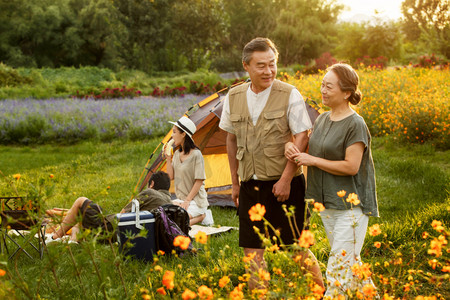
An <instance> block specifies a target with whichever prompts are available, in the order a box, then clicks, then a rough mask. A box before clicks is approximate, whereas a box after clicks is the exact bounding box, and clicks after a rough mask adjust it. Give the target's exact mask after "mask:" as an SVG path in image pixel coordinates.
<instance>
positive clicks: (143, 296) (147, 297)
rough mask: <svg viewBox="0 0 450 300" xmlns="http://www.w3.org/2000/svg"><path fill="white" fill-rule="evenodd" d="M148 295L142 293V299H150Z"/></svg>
mask: <svg viewBox="0 0 450 300" xmlns="http://www.w3.org/2000/svg"><path fill="white" fill-rule="evenodd" d="M150 299H151V298H150V295H147V294H144V295H142V300H150Z"/></svg>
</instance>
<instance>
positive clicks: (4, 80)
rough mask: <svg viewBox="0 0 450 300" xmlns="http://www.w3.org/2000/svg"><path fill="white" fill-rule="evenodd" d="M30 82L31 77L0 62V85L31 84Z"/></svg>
mask: <svg viewBox="0 0 450 300" xmlns="http://www.w3.org/2000/svg"><path fill="white" fill-rule="evenodd" d="M32 82H33V80H32V79H31V77H28V76H22V75H20V74H19V72H17V70H15V69H13V68H11V67H8V66H7V65H5V64H3V63H0V87H4V86H5V87H7V86H18V85H21V84H31V83H32Z"/></svg>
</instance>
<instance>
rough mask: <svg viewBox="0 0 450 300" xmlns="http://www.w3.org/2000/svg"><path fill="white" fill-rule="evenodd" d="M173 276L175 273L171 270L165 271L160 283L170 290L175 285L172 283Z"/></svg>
mask: <svg viewBox="0 0 450 300" xmlns="http://www.w3.org/2000/svg"><path fill="white" fill-rule="evenodd" d="M174 277H175V273H174V272H172V271H166V273H164V275H163V279H162V284H163V285H164V286H165V287H166V288H167V289H168V290H171V289H173V287H174V286H175V285H174V284H173V278H174Z"/></svg>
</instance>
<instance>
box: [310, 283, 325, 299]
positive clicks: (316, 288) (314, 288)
mask: <svg viewBox="0 0 450 300" xmlns="http://www.w3.org/2000/svg"><path fill="white" fill-rule="evenodd" d="M311 292H313V293H314V294H315V295H316V296H319V297H322V296H323V293H325V288H324V287H321V286H320V285H318V284H316V283H313V286H312V288H311Z"/></svg>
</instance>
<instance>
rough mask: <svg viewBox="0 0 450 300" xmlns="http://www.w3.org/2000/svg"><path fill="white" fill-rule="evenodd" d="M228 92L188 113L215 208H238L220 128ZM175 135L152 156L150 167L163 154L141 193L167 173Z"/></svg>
mask: <svg viewBox="0 0 450 300" xmlns="http://www.w3.org/2000/svg"><path fill="white" fill-rule="evenodd" d="M239 84H242V82H241V83H238V84H236V85H239ZM228 89H229V88H226V89H223V90H221V91H219V92H217V93H214V94H212V95H210V96H209V97H207V98H205V99H203V100H201V101H200V102H198V103H196V104H194V105H193V106H192V107H191V108H190V109H189V110H188V111H187V112H186V113H185V114H184V115H185V116H187V117H189V118H190V119H191V120H192V121H193V122H194V123H195V125H196V126H197V131H196V132H195V134H194V135H193V138H194V141H195V144H196V145H197V146H198V147H199V148H200V150H201V151H202V154H203V157H204V160H205V172H206V180H205V188H206V191H207V192H208V201H209V203H210V204H211V205H221V206H227V205H230V206H234V203H233V201H232V200H231V175H230V168H229V165H228V156H227V149H226V135H227V133H226V132H225V131H223V130H222V129H220V128H219V121H220V116H221V114H222V104H223V100H224V98H225V95H226V92H227V91H228ZM306 107H307V110H308V114H309V116H310V118H311V121H312V122H314V120H315V119H316V118H317V116H318V115H319V113H318V111H317V110H316V109H314V108H313V107H312V106H310V105H309V104H308V103H306ZM174 119H178V118H174ZM171 136H172V129H170V131H169V132H168V133H167V134H166V136H165V137H164V138H163V139H162V141H161V143H160V144H159V145H158V146H157V147H156V149H155V150H154V151H153V153H152V155H151V156H150V158H149V160H148V162H147V165H148V164H149V162H150V161H151V159H152V157H153V155H154V154H155V153H157V151H159V153H158V156H157V157H156V159H155V160H154V161H153V163H152V164H151V166H150V167H148V168H147V167H146V169H144V173H145V170H148V171H147V174H146V175H145V177H144V178H143V180H142V181H141V179H142V177H143V175H141V179H139V182H138V186H139V191H141V190H142V189H144V188H145V187H146V186H147V184H148V181H149V179H150V176H151V175H152V174H153V173H154V172H156V171H159V170H162V171H165V170H166V162H165V160H164V159H163V158H162V149H163V147H162V146H163V145H164V144H165V143H167V142H168V141H169V140H170V139H171ZM158 149H159V150H158ZM171 192H172V193H173V192H174V191H173V184H172V186H171Z"/></svg>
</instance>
